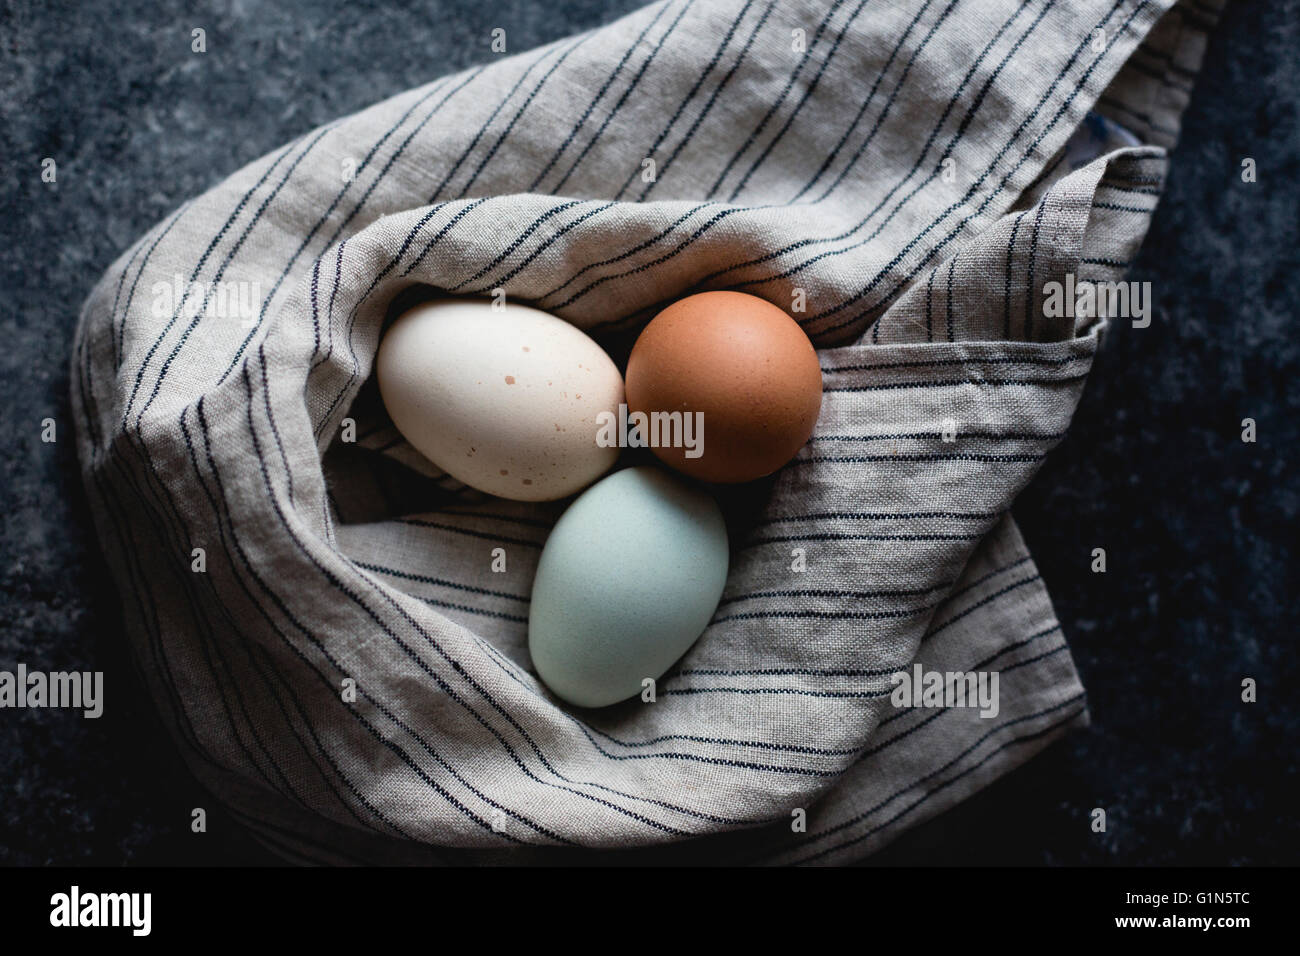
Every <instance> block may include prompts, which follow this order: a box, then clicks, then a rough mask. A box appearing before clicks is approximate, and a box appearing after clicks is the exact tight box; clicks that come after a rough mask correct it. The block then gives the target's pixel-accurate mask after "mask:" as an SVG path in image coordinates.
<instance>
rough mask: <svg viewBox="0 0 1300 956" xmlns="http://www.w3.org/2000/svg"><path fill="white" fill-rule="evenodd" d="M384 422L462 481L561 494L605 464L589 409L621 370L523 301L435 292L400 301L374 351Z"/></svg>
mask: <svg viewBox="0 0 1300 956" xmlns="http://www.w3.org/2000/svg"><path fill="white" fill-rule="evenodd" d="M375 368H376V374H377V375H378V378H379V392H380V395H381V396H382V398H383V401H384V407H385V408H386V409H387V410H388V414H389V416H390V417H391V418H392V420H393V424H394V425H395V426H397V430H398V431H399V432H401V433H402V436H403V437H404V438H405V439H406V440H407V441H408V442H410V443H411V445H412V446H414V447H415V448H416V450H418V451H419V452H420V453H421V454H422V455H424V456H425V457H426V458H428V459H429V460H430V461H431V462H433V463H434V464H435V465H437V466H438V467H439V468H441V469H442V470H443V471H445V472H447V473H448V474H449V475H451V476H452V477H454V478H457V479H459V480H460V481H463V482H464V483H465V484H467V485H469V486H470V487H473V488H477V489H478V490H480V491H485V492H487V493H488V494H493V495H499V496H501V497H502V498H514V499H516V500H519V501H549V500H552V499H555V498H563V497H565V496H567V495H571V494H573V493H575V492H577V491H579V490H581V489H582V488H585V487H586V486H587V485H589V484H591V482H593V481H595V480H596V479H597V478H599V477H600V476H601V475H602V474H604V473H605V472H606V471H608V470H609V468H610V467H611V466H612V465H613V464H614V461H615V459H616V458H617V457H618V449H617V448H615V447H602V446H601V445H600V444H598V443H597V435H598V432H599V430H600V429H599V427H598V424H597V418H598V416H600V415H601V413H602V412H608V413H610V414H615V413H616V410H617V409H618V407H619V404H620V403H621V402H622V401H623V379H622V377H621V376H620V375H619V372H618V368H617V366H615V365H614V362H613V360H612V359H610V357H609V356H608V355H607V354H606V353H605V351H604V350H603V349H601V347H600V346H599V345H597V344H596V342H595V341H593V340H592V339H591V338H590V337H589V336H588V335H586V334H585V333H583V332H582V331H581V330H580V329H578V328H576V327H574V326H572V325H570V324H569V323H568V322H565V321H564V320H563V319H559V318H556V317H555V316H553V315H551V314H549V313H547V312H543V311H541V310H540V309H534V308H530V307H528V306H524V305H515V304H509V305H506V306H505V307H504V308H498V307H494V305H493V303H491V302H489V301H488V300H484V299H442V300H437V301H434V302H429V303H425V304H422V305H418V306H416V307H415V308H412V309H410V310H409V311H407V312H405V313H403V314H402V315H401V316H400V317H398V319H397V320H396V321H395V322H394V323H393V325H392V327H391V328H389V330H388V331H387V332H386V333H385V335H384V337H383V340H382V341H381V342H380V345H379V354H378V356H377V358H376V359H375Z"/></svg>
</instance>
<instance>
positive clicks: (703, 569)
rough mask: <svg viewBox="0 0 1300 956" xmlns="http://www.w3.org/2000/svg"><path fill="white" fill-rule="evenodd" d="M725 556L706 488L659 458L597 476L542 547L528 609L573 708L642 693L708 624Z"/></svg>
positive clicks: (532, 639) (541, 670)
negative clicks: (657, 462)
mask: <svg viewBox="0 0 1300 956" xmlns="http://www.w3.org/2000/svg"><path fill="white" fill-rule="evenodd" d="M727 564H728V551H727V527H726V524H725V522H724V521H723V519H722V512H721V511H720V510H719V509H718V505H717V502H715V501H714V500H713V498H712V497H711V496H710V495H708V494H707V493H706V492H704V491H702V490H700V489H699V488H696V487H694V486H692V485H688V484H686V483H685V482H683V481H681V480H680V479H678V478H675V477H673V476H672V475H670V474H668V473H667V472H664V471H661V470H659V469H657V468H627V469H625V470H623V471H618V472H615V473H614V474H612V475H610V476H608V477H607V478H604V479H602V480H601V481H598V482H597V483H596V484H594V485H592V486H591V487H590V488H588V489H587V490H586V491H585V492H583V493H582V494H581V495H580V496H579V497H578V498H577V500H576V501H574V502H573V504H571V505H570V506H569V508H568V510H567V511H565V512H564V514H563V515H562V516H561V517H560V520H559V521H558V522H556V525H555V527H554V529H552V531H551V535H550V537H549V538H547V540H546V546H545V548H543V550H542V557H541V560H540V562H539V563H538V566H537V575H536V577H535V578H534V579H533V594H532V607H531V611H530V612H529V616H528V650H529V653H530V654H531V655H532V658H533V664H534V665H535V666H536V668H537V673H538V674H539V675H540V676H541V678H542V680H543V681H544V682H545V683H546V686H547V687H549V688H550V689H551V690H552V691H554V692H555V693H556V694H557V695H559V696H560V697H562V698H564V699H565V700H567V701H569V702H570V703H573V704H577V705H579V706H580V707H604V706H606V705H607V704H613V703H617V702H618V701H620V700H626V699H627V698H629V697H632V696H634V695H636V694H639V693H641V689H642V681H643V680H645V679H646V678H650V679H653V680H658V678H659V677H661V676H662V675H663V673H664V671H666V670H668V668H669V667H671V666H672V664H673V662H674V661H676V660H677V659H678V658H679V657H681V656H682V655H683V654H685V653H686V651H687V649H688V648H690V646H691V645H692V644H694V643H695V640H696V638H698V637H699V636H700V634H701V633H703V631H704V628H705V627H706V626H707V625H708V623H709V619H710V618H711V617H713V612H714V611H715V610H716V609H717V607H718V600H719V598H721V597H722V588H723V585H724V584H725V583H726V580H727Z"/></svg>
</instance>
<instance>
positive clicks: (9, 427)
mask: <svg viewBox="0 0 1300 956" xmlns="http://www.w3.org/2000/svg"><path fill="white" fill-rule="evenodd" d="M639 2H640V0H616V2H608V0H579V2H572V0H570V2H566V3H565V4H564V5H563V8H562V12H560V11H558V10H556V9H554V8H553V7H552V5H550V4H545V5H543V4H533V3H527V2H523V0H491V2H489V3H474V2H469V0H441V2H439V3H436V4H420V3H401V2H398V3H391V2H390V3H385V4H376V6H375V8H374V9H365V8H364V7H365V5H364V4H358V3H349V2H345V0H300V2H297V3H294V4H278V3H272V2H269V0H267V2H255V0H252V2H242V3H219V4H215V5H212V6H201V7H194V6H193V5H188V4H182V3H179V2H174V0H173V2H167V3H146V2H117V3H115V4H113V5H112V7H111V9H110V8H108V7H105V8H104V9H103V10H100V9H97V8H93V7H91V8H82V6H81V5H79V4H68V3H51V2H45V0H5V2H3V3H0V129H3V131H4V136H3V140H4V146H5V152H4V158H5V167H6V168H5V175H4V178H3V181H2V182H0V236H2V237H3V242H2V243H0V277H2V278H0V290H3V295H0V341H3V343H4V348H3V350H2V351H0V396H3V399H2V400H3V410H4V414H3V417H2V418H0V440H2V441H3V447H4V448H5V449H7V450H8V454H6V455H4V456H0V474H2V477H0V488H2V489H3V492H4V497H3V503H4V507H5V511H6V514H5V517H4V521H3V522H2V523H0V668H10V667H11V666H12V665H13V664H14V663H16V662H18V661H23V662H25V663H27V664H28V665H29V666H30V667H32V668H39V669H47V670H58V669H77V670H82V669H92V670H103V671H105V672H106V675H107V676H106V682H107V686H108V691H107V693H108V694H109V695H111V696H109V697H108V701H109V703H108V709H107V712H106V714H105V716H104V717H103V718H101V719H100V720H98V721H90V720H84V719H82V718H80V717H74V716H72V715H71V714H69V713H66V712H59V711H31V710H28V711H4V712H0V863H8V864H37V865H39V864H46V863H65V864H98V865H118V864H121V863H129V864H142V863H145V864H148V863H196V864H223V863H257V862H264V861H270V860H271V859H272V858H271V857H270V856H269V855H268V854H267V853H266V852H265V851H263V850H261V849H260V848H259V847H258V846H257V845H256V844H255V843H254V842H253V841H252V840H251V839H250V838H248V837H247V836H246V835H244V834H243V833H242V832H241V831H240V829H239V828H238V826H236V825H235V824H234V822H233V821H232V820H231V819H230V818H228V817H227V816H226V815H224V814H222V813H221V812H220V811H219V810H218V809H216V808H215V807H214V806H213V804H212V801H211V800H210V798H208V797H207V796H206V795H204V794H203V793H202V792H201V790H200V789H199V788H198V786H197V785H196V784H195V783H194V782H193V781H192V780H191V779H190V777H189V776H188V774H187V772H186V770H185V768H184V766H183V765H182V763H181V761H180V759H179V756H178V755H177V753H176V751H175V750H174V748H173V747H172V746H171V744H170V742H169V741H168V740H167V739H166V738H165V737H164V736H163V734H162V731H161V729H160V726H159V724H158V723H157V720H156V718H155V716H154V712H153V706H152V704H151V703H150V702H149V701H148V700H146V699H145V698H144V697H143V694H142V692H141V689H140V685H139V683H138V680H137V678H136V675H135V673H134V671H133V669H132V665H131V662H130V660H129V657H128V655H127V654H126V652H125V648H124V644H123V642H122V640H121V637H120V633H119V629H120V624H119V611H118V605H117V598H116V596H115V594H114V593H113V591H112V588H111V585H110V584H109V579H108V572H107V569H106V568H105V567H104V565H103V559H102V558H101V557H100V553H99V551H98V547H97V545H96V543H95V541H94V538H93V533H92V531H91V525H90V519H89V515H88V514H87V511H86V504H85V501H84V498H83V496H82V494H81V488H80V479H79V477H78V473H77V467H76V461H75V453H74V448H73V442H72V435H71V431H70V428H71V425H70V421H69V404H68V399H67V381H68V379H67V367H68V355H69V349H70V342H71V336H72V329H73V323H74V319H75V312H76V309H77V307H78V306H79V305H80V303H81V301H82V300H83V298H84V297H85V295H86V293H87V292H88V291H89V289H90V287H91V285H92V284H93V283H94V281H95V279H96V278H97V277H98V275H99V274H100V273H101V272H102V270H103V269H104V268H105V267H106V266H107V265H108V264H109V263H110V262H111V261H112V260H113V258H114V257H115V256H116V255H117V254H118V253H119V252H120V251H121V250H122V249H123V248H125V247H126V246H127V244H128V243H130V242H131V241H132V240H133V239H134V238H135V237H136V236H137V235H139V234H140V233H141V232H142V231H143V230H145V229H146V228H148V227H149V226H150V225H152V224H153V223H154V222H155V221H157V220H158V219H159V218H161V217H162V216H163V215H165V214H166V213H168V212H169V211H171V210H172V209H173V208H174V207H175V206H176V205H177V204H178V203H180V202H181V201H182V200H184V199H185V198H187V197H189V196H191V195H193V194H195V193H198V192H200V191H201V190H203V189H204V188H206V187H208V186H209V185H211V184H213V183H215V182H217V181H219V180H220V179H221V178H223V177H224V176H226V175H227V174H228V173H230V172H231V171H233V170H234V169H236V168H237V167H239V166H240V165H242V164H243V163H245V162H247V161H249V160H251V159H254V158H256V157H257V156H259V155H261V154H263V153H265V152H267V151H268V150H270V149H272V148H274V147H276V146H279V145H281V144H282V143H283V142H285V141H287V140H288V139H289V138H291V137H293V136H296V135H298V134H300V133H303V132H305V131H307V130H309V129H311V128H312V127H314V126H316V125H318V124H320V123H322V122H324V121H327V120H329V119H332V118H334V117H337V116H341V115H344V114H346V113H349V112H352V111H354V110H356V109H359V108H361V107H363V106H367V105H369V104H370V103H372V102H374V101H376V100H378V99H380V98H382V97H385V96H388V95H390V94H393V93H396V92H399V91H401V90H403V89H405V88H407V87H410V86H414V85H416V84H418V83H421V82H425V81H427V80H429V79H431V78H433V77H436V76H437V75H440V74H443V73H446V72H449V71H451V70H454V69H456V68H459V67H462V66H465V65H467V64H470V63H475V62H480V61H482V60H484V59H486V58H487V57H488V56H489V53H488V49H487V43H488V37H489V34H490V31H491V30H492V28H494V27H497V26H501V27H504V28H506V29H507V31H508V35H509V41H510V45H511V48H512V49H514V50H520V49H525V48H527V47H530V46H534V45H536V44H538V43H543V42H547V41H549V40H553V39H556V38H558V37H561V36H564V35H566V34H569V33H571V32H573V31H574V30H576V29H582V28H586V27H589V26H592V25H595V24H598V23H601V22H605V21H607V20H610V19H613V18H614V17H616V16H618V15H620V14H622V13H624V12H626V11H628V10H631V9H633V8H634V7H636V6H637V5H638V4H639ZM194 27H202V28H204V29H206V31H207V39H208V50H209V52H208V53H207V54H206V55H204V56H202V57H199V56H195V55H193V54H191V52H190V30H191V29H192V28H194ZM1298 33H1300V2H1298V0H1281V2H1266V0H1253V2H1243V3H1234V4H1233V5H1232V8H1231V9H1230V11H1229V15H1228V17H1227V19H1226V22H1225V23H1224V25H1223V26H1222V28H1221V29H1220V30H1219V31H1218V32H1217V33H1216V35H1215V37H1214V39H1213V43H1212V46H1211V49H1210V52H1209V57H1208V63H1207V67H1206V70H1205V72H1204V75H1203V77H1202V80H1201V82H1200V83H1198V87H1197V92H1196V94H1195V97H1194V99H1193V102H1192V106H1191V108H1190V111H1189V113H1188V115H1187V123H1186V127H1185V136H1184V141H1183V143H1182V145H1181V146H1180V147H1179V148H1178V151H1177V154H1176V161H1175V163H1174V169H1173V175H1172V178H1171V181H1170V185H1169V190H1168V193H1167V195H1166V197H1165V198H1164V199H1163V201H1162V202H1161V205H1160V209H1159V211H1158V213H1157V214H1156V216H1155V219H1154V223H1153V228H1152V233H1151V236H1150V239H1149V240H1148V242H1147V244H1146V246H1145V247H1144V250H1143V252H1142V254H1141V256H1140V257H1139V259H1138V262H1137V264H1136V269H1135V275H1134V278H1138V279H1144V280H1150V281H1151V282H1152V283H1153V287H1154V293H1155V296H1156V302H1157V306H1158V311H1157V317H1156V319H1155V322H1154V323H1153V325H1152V327H1151V328H1149V329H1146V330H1132V329H1116V330H1114V332H1112V334H1111V335H1110V337H1109V341H1108V343H1107V346H1106V348H1105V350H1104V352H1103V354H1102V356H1101V359H1100V362H1099V365H1098V368H1097V373H1096V374H1095V375H1094V377H1093V379H1092V381H1091V382H1090V383H1089V385H1088V391H1087V394H1086V395H1085V397H1084V401H1083V405H1082V407H1081V408H1080V411H1079V415H1078V419H1077V421H1076V425H1075V428H1074V430H1073V432H1072V434H1071V436H1070V437H1069V438H1068V439H1067V441H1066V442H1065V443H1064V444H1063V445H1062V446H1061V447H1060V448H1059V449H1058V450H1057V451H1056V452H1055V453H1054V454H1053V455H1052V457H1051V459H1050V460H1049V462H1048V464H1047V465H1046V467H1045V468H1044V471H1043V473H1042V475H1041V476H1040V477H1039V479H1038V480H1037V482H1036V483H1035V484H1034V486H1033V487H1032V488H1031V489H1030V491H1029V492H1028V493H1026V495H1025V496H1024V497H1023V499H1022V501H1021V502H1020V503H1019V505H1018V507H1017V515H1018V517H1019V518H1020V520H1021V522H1022V526H1023V528H1024V531H1025V534H1026V537H1027V538H1028V540H1029V543H1030V545H1031V547H1032V549H1033V551H1034V554H1035V555H1036V556H1037V558H1038V560H1039V563H1040V566H1041V569H1042V573H1043V577H1044V578H1045V579H1046V581H1047V584H1048V586H1049V589H1050V590H1051V593H1052V594H1053V596H1054V598H1055V600H1056V604H1057V609H1058V611H1059V614H1060V617H1061V620H1062V621H1063V623H1064V625H1065V629H1066V634H1067V635H1068V637H1069V638H1070V640H1071V643H1072V646H1073V651H1074V654H1075V658H1076V660H1077V661H1078V663H1079V666H1080V669H1081V670H1082V672H1083V677H1084V682H1085V684H1086V686H1087V687H1088V689H1089V692H1090V699H1091V704H1092V712H1093V717H1094V726H1093V728H1092V729H1091V730H1089V731H1087V732H1084V733H1080V734H1076V735H1075V736H1073V737H1072V738H1070V739H1069V740H1068V741H1067V742H1065V743H1062V744H1058V745H1057V746H1055V747H1054V748H1052V749H1051V750H1049V751H1048V752H1047V753H1045V754H1043V755H1042V756H1040V757H1039V758H1037V759H1036V760H1034V761H1032V762H1031V763H1030V764H1029V765H1028V766H1026V767H1024V768H1022V769H1021V770H1019V771H1017V772H1016V773H1014V774H1012V775H1011V776H1009V777H1007V778H1005V779H1004V780H1002V781H1000V782H999V783H997V784H996V785H994V786H993V787H992V788H990V789H989V790H987V791H985V792H984V793H982V794H980V795H978V796H977V797H975V798H974V799H972V800H970V801H968V802H967V803H965V804H964V805H962V806H961V807H959V808H958V809H956V810H955V811H952V812H950V813H948V814H945V815H944V816H942V817H940V818H939V819H937V820H935V821H933V822H931V823H929V824H927V825H925V826H923V827H921V828H919V829H918V830H917V831H914V832H913V833H911V834H909V835H908V836H907V837H905V838H903V839H902V840H900V841H899V842H898V843H896V844H894V845H893V846H892V847H890V848H889V849H888V850H886V851H885V852H884V853H882V854H880V855H878V856H877V857H876V858H875V859H874V860H873V862H876V863H912V862H918V863H920V862H924V863H938V862H942V863H1030V864H1038V863H1129V864H1164V863H1175V862H1177V863H1271V862H1296V861H1297V859H1300V855H1298V854H1297V846H1298V844H1300V833H1298V829H1300V825H1298V824H1297V822H1296V814H1295V812H1294V794H1295V792H1296V789H1297V788H1296V774H1297V770H1296V749H1297V748H1296V743H1297V736H1298V734H1297V731H1298V730H1300V717H1298V715H1297V706H1296V703H1295V696H1294V691H1293V687H1294V686H1295V682H1296V678H1297V674H1296V657H1297V654H1296V650H1295V648H1294V645H1293V641H1294V639H1295V636H1296V620H1295V615H1294V613H1293V608H1294V604H1295V598H1294V595H1295V594H1296V591H1297V585H1298V582H1297V580H1296V578H1297V572H1296V564H1295V560H1294V549H1295V542H1296V541H1297V540H1298V539H1300V536H1298V535H1297V508H1298V506H1300V497H1298V492H1297V489H1296V486H1295V483H1294V481H1292V480H1290V478H1291V475H1292V473H1293V471H1294V468H1295V465H1296V456H1297V439H1298V438H1300V435H1298V434H1297V431H1298V429H1297V406H1298V405H1300V401H1298V400H1297V399H1298V398H1300V396H1298V394H1297V393H1298V390H1300V385H1298V384H1297V381H1298V379H1297V373H1298V372H1300V369H1298V368H1297V364H1298V361H1300V346H1297V344H1296V342H1295V340H1294V338H1293V337H1292V336H1291V335H1290V334H1289V333H1290V329H1289V328H1288V323H1289V322H1290V321H1291V319H1292V316H1293V315H1294V312H1295V309H1296V307H1297V303H1300V285H1298V283H1297V278H1296V271H1295V267H1296V259H1297V251H1296V250H1297V247H1298V242H1297V240H1298V237H1297V235H1296V233H1297V223H1298V222H1300V209H1297V193H1296V189H1295V184H1296V182H1297V174H1298V173H1300V170H1298V169H1297V166H1298V163H1300V141H1298V139H1297V133H1296V131H1297V128H1298V127H1297V115H1296V112H1297V101H1298V98H1300V97H1298V94H1297V82H1296V80H1297V71H1298V66H1297V63H1296V61H1295V57H1294V56H1293V54H1292V52H1291V51H1293V50H1294V49H1295V47H1296V45H1297V41H1300V36H1298V35H1297V34H1298ZM1247 156H1249V157H1253V158H1255V160H1256V161H1257V163H1258V168H1259V182H1258V183H1256V184H1254V185H1246V184H1243V183H1242V182H1241V181H1240V177H1239V164H1240V161H1241V159H1242V158H1243V157H1247ZM44 157H53V158H54V159H55V160H56V161H57V163H58V182H57V184H55V185H53V186H51V185H48V184H44V183H42V182H41V178H40V172H41V165H40V164H41V160H42V159H43V158H44ZM46 417H53V418H55V419H56V420H57V422H58V427H59V429H60V431H59V435H58V441H57V442H56V443H55V444H44V443H42V442H41V441H40V438H39V434H40V427H41V425H40V423H41V420H42V419H43V418H46ZM1244 417H1252V418H1254V419H1255V420H1256V421H1257V422H1258V428H1259V441H1258V443H1256V444H1253V445H1248V444H1243V443H1242V441H1241V440H1240V431H1241V424H1240V423H1241V419H1242V418H1244ZM1094 547H1104V548H1106V549H1107V553H1108V563H1109V570H1108V572H1107V573H1106V574H1105V575H1094V574H1091V573H1090V572H1089V570H1088V565H1089V560H1090V552H1091V550H1092V548H1094ZM1245 676H1252V677H1254V678H1256V679H1257V680H1258V682H1259V696H1260V700H1259V703H1257V704H1253V705H1246V704H1243V703H1241V702H1240V682H1241V679H1242V678H1243V677H1245ZM196 806H206V807H208V808H209V832H208V833H207V834H205V835H194V834H191V833H190V831H189V818H190V817H189V815H190V810H191V808H193V807H196ZM1096 806H1101V807H1105V808H1106V809H1107V810H1108V813H1109V823H1110V826H1109V829H1108V832H1107V833H1105V834H1103V835H1097V834H1093V833H1092V832H1091V831H1090V830H1089V828H1088V813H1089V811H1090V810H1091V808H1093V807H1096Z"/></svg>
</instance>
